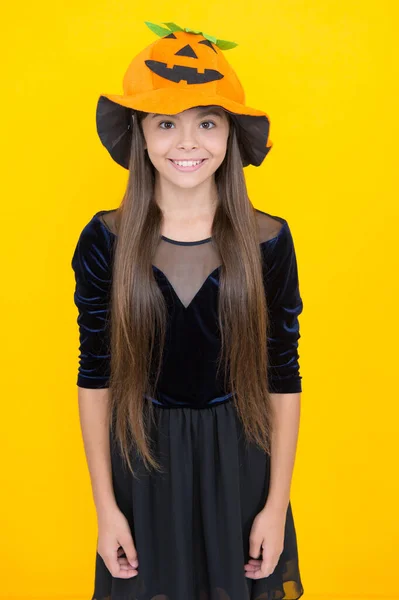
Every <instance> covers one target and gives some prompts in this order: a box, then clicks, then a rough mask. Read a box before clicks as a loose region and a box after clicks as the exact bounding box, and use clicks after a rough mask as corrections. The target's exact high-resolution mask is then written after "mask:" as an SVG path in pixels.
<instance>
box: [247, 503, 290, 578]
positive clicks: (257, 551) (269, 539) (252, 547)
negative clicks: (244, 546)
mask: <svg viewBox="0 0 399 600" xmlns="http://www.w3.org/2000/svg"><path fill="white" fill-rule="evenodd" d="M285 519H286V512H284V513H282V512H281V510H280V511H277V510H275V509H273V508H272V507H271V506H267V504H266V506H265V508H264V509H263V510H261V512H260V513H258V514H257V515H256V517H255V519H254V521H253V523H252V528H251V532H250V536H249V555H250V556H251V557H256V558H250V559H249V561H248V563H247V564H246V565H244V571H245V576H246V577H248V578H250V579H261V578H263V577H268V576H269V575H271V573H273V571H274V569H275V568H276V565H277V563H278V560H279V558H280V554H281V553H282V551H283V549H284V530H285ZM260 555H262V556H261V558H259V556H260Z"/></svg>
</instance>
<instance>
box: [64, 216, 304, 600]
mask: <svg viewBox="0 0 399 600" xmlns="http://www.w3.org/2000/svg"><path fill="white" fill-rule="evenodd" d="M112 212H113V211H100V212H98V213H96V214H95V215H94V216H93V218H92V219H91V220H90V222H89V223H88V224H87V225H86V226H85V228H84V229H83V230H82V232H81V235H80V237H79V240H78V243H77V245H76V248H75V252H74V255H73V259H72V267H73V269H74V272H75V278H76V288H75V295H74V300H75V304H76V306H77V307H78V324H79V331H80V356H79V358H80V360H79V369H78V377H77V385H78V386H80V387H83V388H91V389H95V388H106V387H107V386H108V378H109V374H110V370H109V369H110V360H109V359H110V348H109V335H108V329H107V318H108V316H109V315H108V303H109V297H110V290H111V282H112V256H113V248H114V243H115V240H116V236H115V234H114V233H113V231H112V229H111V227H110V221H109V220H108V218H109V217H110V216H112ZM256 214H257V217H258V223H259V243H260V248H261V254H262V260H263V265H264V283H265V292H266V294H267V301H268V308H269V318H270V319H271V326H272V327H271V332H270V334H269V337H268V338H267V345H268V353H269V363H270V364H269V390H270V391H271V392H274V393H295V392H301V391H302V385H301V379H302V378H301V375H300V373H299V354H298V340H299V338H300V333H299V321H298V316H299V315H300V313H301V312H302V309H303V305H302V300H301V296H300V293H299V282H298V271H297V262H296V256H295V249H294V243H293V239H292V235H291V231H290V228H289V225H288V223H287V221H286V220H285V219H283V218H282V217H277V216H273V215H270V214H268V213H264V212H262V211H259V210H256ZM220 263H221V260H220V256H219V254H218V252H217V249H216V248H215V247H214V244H213V241H212V239H211V238H208V239H205V240H199V241H197V242H179V241H176V240H171V239H169V238H166V237H165V236H163V237H162V239H160V243H159V246H158V249H157V252H156V255H155V257H154V261H153V273H154V277H155V279H156V281H157V283H158V285H159V286H160V289H161V290H162V292H163V294H164V297H165V301H166V305H167V307H168V315H169V327H168V331H169V334H168V336H167V347H166V349H165V350H166V351H165V354H164V362H163V368H162V375H161V378H160V380H159V383H158V387H157V391H156V395H155V397H154V398H149V401H152V402H153V403H154V405H155V410H156V414H157V420H156V423H157V425H156V426H153V430H152V432H151V437H152V439H153V440H154V448H155V449H156V451H157V458H158V459H159V460H160V462H161V464H162V466H163V468H164V470H165V472H164V473H161V474H151V475H149V474H148V472H146V470H145V468H144V466H143V465H142V463H141V461H140V459H138V458H137V457H132V458H133V464H134V468H135V469H136V472H137V473H138V474H140V476H139V478H138V479H134V478H133V477H132V476H131V475H130V473H129V472H128V471H127V470H125V469H124V468H123V467H122V461H121V457H120V455H119V451H118V448H117V445H116V442H115V441H114V440H113V439H112V437H110V445H111V461H112V477H113V486H114V491H115V498H116V501H117V503H118V506H119V508H120V510H121V511H122V512H123V513H124V515H125V516H126V518H127V519H128V522H129V525H130V528H131V531H132V536H133V539H134V542H135V545H136V548H137V552H138V559H139V573H138V575H137V576H136V577H133V578H131V579H119V578H114V577H112V576H111V574H110V573H109V571H108V569H107V568H106V566H105V564H104V562H103V560H102V558H101V556H100V555H99V554H98V553H97V554H96V563H95V583H94V591H93V596H92V600H188V599H189V600H297V599H298V598H299V597H300V596H301V595H302V594H303V586H302V582H301V577H300V571H299V559H298V549H297V539H296V532H295V525H294V519H293V514H292V507H291V503H289V506H288V509H287V514H286V525H285V538H284V550H283V552H282V554H281V556H280V559H279V562H278V564H277V566H276V568H275V570H274V572H273V573H272V574H271V575H270V576H269V577H266V578H263V579H258V580H252V579H249V578H246V577H245V574H244V564H245V563H246V562H248V559H249V558H250V557H249V554H248V550H249V533H250V528H251V526H252V522H253V519H254V518H255V516H256V515H257V514H258V512H259V511H260V510H261V509H262V508H263V506H264V504H265V502H266V499H267V494H268V488H269V478H270V458H269V457H268V456H267V455H265V454H264V453H263V452H262V451H261V450H260V449H259V448H258V447H256V446H254V445H247V446H246V445H245V444H244V432H243V430H242V427H241V424H240V421H239V419H238V417H237V415H236V413H235V409H234V406H233V403H232V402H231V395H229V394H226V390H224V389H223V384H222V381H221V380H218V379H217V377H216V358H217V355H218V351H219V343H220V337H219V335H218V326H217V299H218V285H219V274H220Z"/></svg>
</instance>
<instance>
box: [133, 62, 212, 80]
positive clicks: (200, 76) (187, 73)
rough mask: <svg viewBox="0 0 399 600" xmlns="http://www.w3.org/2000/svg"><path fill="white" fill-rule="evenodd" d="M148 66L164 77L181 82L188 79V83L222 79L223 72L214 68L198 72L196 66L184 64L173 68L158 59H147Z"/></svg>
mask: <svg viewBox="0 0 399 600" xmlns="http://www.w3.org/2000/svg"><path fill="white" fill-rule="evenodd" d="M145 64H146V65H147V67H149V68H150V69H151V71H153V73H156V74H157V75H159V76H160V77H163V78H164V79H168V80H169V81H174V82H175V83H179V81H186V82H187V83H189V84H190V83H209V82H210V81H217V80H218V79H222V77H223V75H222V73H219V71H215V70H214V69H205V71H204V72H203V73H198V71H197V69H195V68H194V67H184V66H182V65H174V66H173V67H172V68H169V67H167V66H166V63H162V62H158V61H157V60H146V61H145Z"/></svg>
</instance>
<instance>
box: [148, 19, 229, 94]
mask: <svg viewBox="0 0 399 600" xmlns="http://www.w3.org/2000/svg"><path fill="white" fill-rule="evenodd" d="M188 41H189V43H187V42H188ZM154 56H155V58H153V59H152V60H146V61H145V64H146V65H147V67H148V68H149V69H151V71H152V72H153V73H155V74H156V75H159V76H160V77H163V78H164V79H167V80H168V81H171V82H174V83H180V82H184V83H185V84H188V85H190V84H202V83H209V82H211V81H217V80H218V79H222V78H223V77H224V74H223V73H221V72H220V71H219V70H218V68H217V66H218V63H220V59H221V58H222V60H223V57H221V53H220V52H218V50H217V49H216V48H215V46H214V44H212V42H211V41H209V40H207V39H206V38H204V37H203V36H202V35H193V34H190V35H188V34H187V33H184V32H180V31H176V32H174V33H170V34H169V35H166V36H165V37H163V38H162V39H161V40H158V42H157V45H156V49H154Z"/></svg>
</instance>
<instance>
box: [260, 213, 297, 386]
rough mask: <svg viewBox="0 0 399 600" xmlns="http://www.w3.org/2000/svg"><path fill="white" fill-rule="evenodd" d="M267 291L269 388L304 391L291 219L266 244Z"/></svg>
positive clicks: (295, 261)
mask: <svg viewBox="0 0 399 600" xmlns="http://www.w3.org/2000/svg"><path fill="white" fill-rule="evenodd" d="M262 253H263V257H264V274H265V291H266V298H267V303H268V310H269V320H270V330H269V335H268V338H267V344H268V357H269V367H268V377H269V391H270V392H271V393H276V394H286V393H296V392H301V391H302V381H301V380H302V376H301V375H300V371H299V353H298V341H299V338H300V337H301V336H300V327H299V320H298V317H299V315H300V314H301V312H302V310H303V302H302V299H301V295H300V289H299V281H298V266H297V260H296V254H295V247H294V241H293V238H292V234H291V231H290V228H289V225H288V223H287V221H285V222H284V224H283V226H282V228H281V230H280V232H279V234H278V236H276V238H274V239H273V240H270V242H268V243H266V244H264V245H263V247H262Z"/></svg>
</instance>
